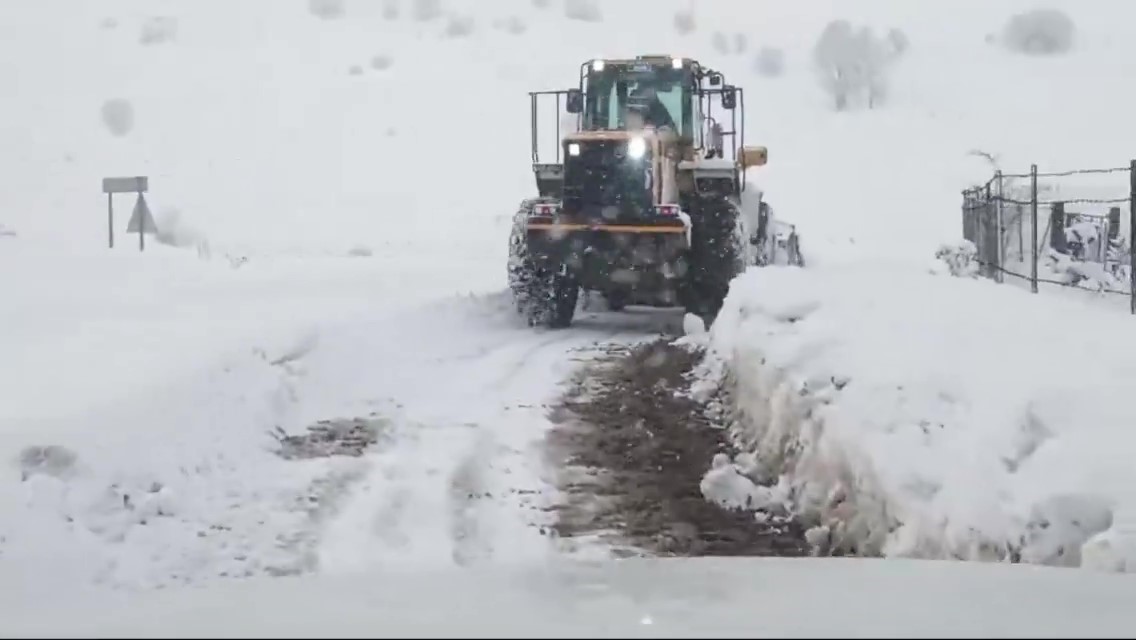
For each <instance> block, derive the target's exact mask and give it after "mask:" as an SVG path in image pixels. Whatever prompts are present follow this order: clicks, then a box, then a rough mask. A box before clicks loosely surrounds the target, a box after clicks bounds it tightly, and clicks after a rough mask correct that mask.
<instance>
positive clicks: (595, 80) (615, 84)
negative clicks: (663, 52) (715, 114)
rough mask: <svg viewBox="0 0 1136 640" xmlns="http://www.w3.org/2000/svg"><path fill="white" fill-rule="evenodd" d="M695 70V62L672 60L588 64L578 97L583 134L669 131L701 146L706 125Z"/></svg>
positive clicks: (661, 58)
mask: <svg viewBox="0 0 1136 640" xmlns="http://www.w3.org/2000/svg"><path fill="white" fill-rule="evenodd" d="M696 68H697V64H696V63H693V62H692V61H690V60H686V59H683V58H671V57H669V56H642V57H639V58H636V59H634V60H593V61H591V62H589V63H586V64H585V65H584V66H583V68H582V69H581V91H582V95H580V94H577V96H578V97H577V100H578V101H579V103H578V106H579V111H580V112H581V114H580V115H581V122H580V128H581V130H583V131H626V130H634V129H637V128H640V127H641V126H643V125H650V126H654V127H656V128H661V127H664V126H665V127H669V128H671V129H673V130H674V131H675V133H676V134H678V136H679V137H681V138H686V139H689V140H694V141H697V140H698V139H699V138H700V137H701V129H702V126H701V124H702V120H701V114H700V113H699V99H698V86H699V81H698V75H697V69H696ZM696 146H697V144H696Z"/></svg>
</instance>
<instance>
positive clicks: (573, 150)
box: [568, 142, 580, 156]
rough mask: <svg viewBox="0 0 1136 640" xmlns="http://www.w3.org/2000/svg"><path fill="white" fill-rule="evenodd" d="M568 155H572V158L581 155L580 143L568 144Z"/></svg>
mask: <svg viewBox="0 0 1136 640" xmlns="http://www.w3.org/2000/svg"><path fill="white" fill-rule="evenodd" d="M568 155H570V156H578V155H580V143H578V142H570V143H568Z"/></svg>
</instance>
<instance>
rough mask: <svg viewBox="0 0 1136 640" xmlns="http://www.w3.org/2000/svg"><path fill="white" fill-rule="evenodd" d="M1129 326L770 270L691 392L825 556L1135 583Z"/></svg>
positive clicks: (727, 320)
mask: <svg viewBox="0 0 1136 640" xmlns="http://www.w3.org/2000/svg"><path fill="white" fill-rule="evenodd" d="M1132 330H1133V325H1132V320H1131V318H1129V317H1127V316H1124V315H1120V314H1114V313H1112V312H1108V311H1102V310H1097V309H1093V308H1089V307H1087V306H1085V305H1082V304H1078V303H1076V302H1072V301H1068V300H1062V299H1056V298H1048V299H1046V298H1045V297H1043V296H1031V295H1030V294H1028V293H1025V292H1020V291H1018V290H1016V289H1013V288H1010V287H1004V286H1002V287H999V285H996V284H994V283H992V282H988V281H982V280H972V279H963V278H952V277H949V276H941V275H932V274H929V273H917V272H911V273H896V272H894V271H892V270H887V269H883V268H877V267H873V266H869V265H865V266H860V267H855V268H852V267H846V268H844V269H842V270H829V269H823V268H822V269H808V270H801V269H786V268H777V267H770V268H766V269H760V270H752V271H751V272H750V273H748V274H746V275H744V276H742V277H741V278H739V279H738V280H736V281H735V282H734V284H733V286H732V288H731V292H730V295H729V298H728V300H727V301H726V304H725V307H724V309H723V311H722V313H721V316H720V317H719V319H718V321H717V322H716V323H715V325H714V327H713V329H712V331H711V336H710V341H709V342H710V351H709V355H708V357H707V359H706V361H705V362H704V363H703V364H702V365H701V367H700V374H701V376H702V378H703V379H702V381H701V382H700V383H699V385H698V387H699V391H700V392H701V393H703V394H706V393H708V392H710V391H712V390H714V389H716V387H717V386H718V385H724V388H725V390H726V392H727V393H728V394H729V395H730V396H731V397H732V400H733V402H734V404H735V405H736V415H735V418H736V420H735V422H734V424H733V425H732V429H733V435H734V437H735V438H736V440H737V442H738V443H739V444H740V445H741V446H742V448H743V449H744V450H746V451H747V452H751V453H754V454H755V455H756V456H757V458H758V459H759V460H760V462H761V464H762V465H763V466H764V467H766V468H768V469H775V470H777V471H778V472H779V473H780V474H781V475H782V476H783V477H782V479H781V481H782V482H785V483H788V485H789V486H790V487H791V488H792V492H793V499H794V505H795V506H794V508H795V509H797V510H798V511H799V512H800V513H802V514H804V515H806V516H807V517H808V518H812V519H815V520H816V521H817V522H816V524H818V525H820V526H824V527H828V532H829V534H830V536H829V538H828V540H826V541H823V546H826V547H828V548H829V549H832V550H844V551H852V552H856V553H862V554H883V555H888V556H917V557H927V558H965V559H976V560H977V559H982V560H1007V559H1009V560H1017V559H1020V560H1022V561H1026V562H1036V563H1045V564H1055V565H1064V566H1082V565H1084V566H1094V567H1102V568H1109V569H1112V570H1127V571H1136V554H1134V553H1133V550H1134V549H1136V544H1134V541H1136V467H1134V466H1133V465H1132V460H1133V459H1136V433H1134V432H1133V430H1132V425H1133V423H1134V418H1136V408H1133V407H1132V406H1131V404H1130V403H1129V401H1128V393H1130V392H1131V389H1132V388H1133V386H1134V385H1136V362H1133V360H1132V359H1131V355H1130V353H1128V350H1127V349H1126V347H1125V345H1127V344H1129V342H1130V340H1131V337H1130V336H1131V332H1132ZM1086 543H1088V544H1087V545H1086ZM1082 549H1084V559H1082Z"/></svg>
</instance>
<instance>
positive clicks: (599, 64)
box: [592, 59, 607, 73]
mask: <svg viewBox="0 0 1136 640" xmlns="http://www.w3.org/2000/svg"><path fill="white" fill-rule="evenodd" d="M606 66H607V64H606V63H605V62H604V61H603V60H600V59H596V60H592V71H595V72H596V73H599V72H600V71H603V70H604V67H606Z"/></svg>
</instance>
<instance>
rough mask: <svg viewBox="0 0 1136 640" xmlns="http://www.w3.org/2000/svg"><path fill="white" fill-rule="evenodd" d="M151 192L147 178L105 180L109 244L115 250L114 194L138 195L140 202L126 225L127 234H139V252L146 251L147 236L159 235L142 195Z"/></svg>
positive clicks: (136, 203) (104, 189) (135, 205)
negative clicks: (150, 234)
mask: <svg viewBox="0 0 1136 640" xmlns="http://www.w3.org/2000/svg"><path fill="white" fill-rule="evenodd" d="M149 190H150V179H149V178H148V177H146V176H136V177H132V178H103V193H105V194H106V195H107V244H108V245H109V246H110V248H111V249H113V248H114V194H116V193H136V194H138V200H137V201H135V203H134V211H133V213H132V215H131V216H130V222H128V223H127V225H126V232H127V233H135V232H137V233H138V250H139V251H145V250H146V234H147V233H157V232H158V227H157V225H156V224H154V216H153V215H152V214H151V213H150V207H149V205H147V204H146V197H145V196H143V195H142V194H144V193H146V192H147V191H149Z"/></svg>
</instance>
